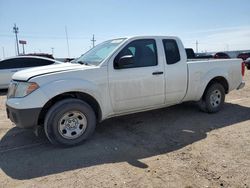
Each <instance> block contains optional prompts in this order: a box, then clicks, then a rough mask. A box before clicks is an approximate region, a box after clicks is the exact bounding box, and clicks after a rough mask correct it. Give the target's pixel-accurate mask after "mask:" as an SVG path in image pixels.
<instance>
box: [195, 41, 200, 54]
mask: <svg viewBox="0 0 250 188" xmlns="http://www.w3.org/2000/svg"><path fill="white" fill-rule="evenodd" d="M195 44H196V53H198V51H199V49H198V46H199V42H198V40H196V42H195Z"/></svg>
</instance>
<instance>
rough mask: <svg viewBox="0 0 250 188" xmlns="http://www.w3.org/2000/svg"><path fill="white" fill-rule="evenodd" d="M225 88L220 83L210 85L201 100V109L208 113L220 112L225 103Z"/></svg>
mask: <svg viewBox="0 0 250 188" xmlns="http://www.w3.org/2000/svg"><path fill="white" fill-rule="evenodd" d="M224 101H225V89H224V87H223V86H222V85H221V84H219V83H214V84H212V85H210V86H209V87H208V88H207V89H206V91H205V93H204V96H203V97H202V99H201V101H200V108H201V110H203V111H205V112H208V113H215V112H218V111H219V110H220V109H221V108H222V107H223V105H224Z"/></svg>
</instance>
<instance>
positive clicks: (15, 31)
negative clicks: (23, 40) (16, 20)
mask: <svg viewBox="0 0 250 188" xmlns="http://www.w3.org/2000/svg"><path fill="white" fill-rule="evenodd" d="M18 30H19V29H18V27H17V26H16V24H14V27H13V32H14V33H15V35H16V46H17V55H19V45H18V38H17V33H18Z"/></svg>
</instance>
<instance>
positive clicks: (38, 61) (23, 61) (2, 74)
mask: <svg viewBox="0 0 250 188" xmlns="http://www.w3.org/2000/svg"><path fill="white" fill-rule="evenodd" d="M55 62H57V61H55V60H53V59H49V58H44V57H37V56H17V57H11V58H8V59H4V60H2V61H0V89H6V88H8V86H9V84H10V81H11V77H12V76H13V74H14V73H15V72H17V71H20V70H23V69H27V68H31V67H38V66H45V65H51V64H54V63H55ZM57 63H59V62H57Z"/></svg>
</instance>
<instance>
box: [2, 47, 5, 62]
mask: <svg viewBox="0 0 250 188" xmlns="http://www.w3.org/2000/svg"><path fill="white" fill-rule="evenodd" d="M2 50H3V59H5V52H4V47H2Z"/></svg>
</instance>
